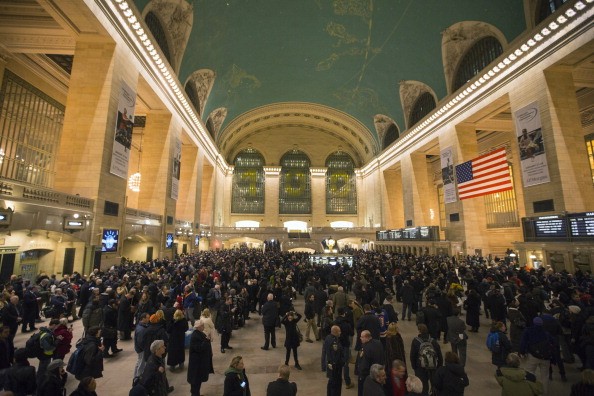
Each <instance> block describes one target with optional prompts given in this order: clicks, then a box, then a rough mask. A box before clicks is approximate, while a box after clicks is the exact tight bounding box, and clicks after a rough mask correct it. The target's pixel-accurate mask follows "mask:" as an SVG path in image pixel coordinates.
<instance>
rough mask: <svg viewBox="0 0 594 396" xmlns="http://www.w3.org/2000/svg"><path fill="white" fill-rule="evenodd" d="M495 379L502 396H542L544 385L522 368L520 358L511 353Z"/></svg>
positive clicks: (496, 372)
mask: <svg viewBox="0 0 594 396" xmlns="http://www.w3.org/2000/svg"><path fill="white" fill-rule="evenodd" d="M495 379H496V380H497V382H498V383H499V386H501V396H537V395H541V394H542V383H540V382H538V381H536V377H535V376H534V374H532V373H530V372H528V371H526V370H524V369H522V368H520V356H519V355H518V354H517V353H513V352H512V353H510V354H509V355H507V357H506V359H505V365H504V366H502V367H499V368H498V369H497V371H495Z"/></svg>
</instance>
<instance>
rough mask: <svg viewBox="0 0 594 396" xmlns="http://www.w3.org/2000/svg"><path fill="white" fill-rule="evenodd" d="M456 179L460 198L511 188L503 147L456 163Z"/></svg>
mask: <svg viewBox="0 0 594 396" xmlns="http://www.w3.org/2000/svg"><path fill="white" fill-rule="evenodd" d="M456 180H457V182H458V196H459V197H460V200H462V199H468V198H474V197H480V196H481V195H487V194H493V193H496V192H500V191H507V190H511V189H512V188H513V185H512V181H511V177H510V176H509V168H508V165H507V156H506V153H505V148H500V149H498V150H495V151H492V152H490V153H488V154H485V155H481V156H480V157H477V158H475V159H473V160H472V161H467V162H464V163H463V164H460V165H456Z"/></svg>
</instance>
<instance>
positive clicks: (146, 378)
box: [139, 340, 174, 396]
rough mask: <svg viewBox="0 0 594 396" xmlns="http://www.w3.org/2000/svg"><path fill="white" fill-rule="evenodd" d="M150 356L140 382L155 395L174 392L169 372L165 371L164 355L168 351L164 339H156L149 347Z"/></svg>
mask: <svg viewBox="0 0 594 396" xmlns="http://www.w3.org/2000/svg"><path fill="white" fill-rule="evenodd" d="M149 351H150V356H149V358H148V359H147V362H146V367H145V368H144V371H143V373H142V374H141V375H140V380H139V382H140V384H142V386H144V388H145V389H147V390H150V392H151V395H153V396H167V394H168V393H170V392H173V390H174V389H173V386H171V387H170V386H169V383H168V382H167V374H166V373H165V362H164V361H163V355H165V352H166V351H167V348H166V347H165V343H164V342H163V340H155V341H153V342H152V343H151V346H150V347H149Z"/></svg>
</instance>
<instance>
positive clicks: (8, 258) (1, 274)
mask: <svg viewBox="0 0 594 396" xmlns="http://www.w3.org/2000/svg"><path fill="white" fill-rule="evenodd" d="M15 258H16V254H15V253H7V254H3V255H1V256H0V260H1V262H0V266H1V267H0V282H2V283H4V282H7V281H9V280H10V276H11V275H12V274H13V272H14V261H15Z"/></svg>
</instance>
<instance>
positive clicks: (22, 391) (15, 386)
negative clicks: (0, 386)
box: [4, 348, 37, 396]
mask: <svg viewBox="0 0 594 396" xmlns="http://www.w3.org/2000/svg"><path fill="white" fill-rule="evenodd" d="M4 389H5V390H7V391H11V392H13V393H14V394H15V395H17V396H18V395H32V394H35V390H36V389H37V382H36V381H35V367H33V366H31V365H30V364H29V361H28V360H27V350H26V349H25V348H19V349H17V350H16V351H14V365H12V367H10V368H9V369H7V370H6V373H5V381H4Z"/></svg>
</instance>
